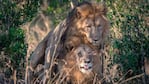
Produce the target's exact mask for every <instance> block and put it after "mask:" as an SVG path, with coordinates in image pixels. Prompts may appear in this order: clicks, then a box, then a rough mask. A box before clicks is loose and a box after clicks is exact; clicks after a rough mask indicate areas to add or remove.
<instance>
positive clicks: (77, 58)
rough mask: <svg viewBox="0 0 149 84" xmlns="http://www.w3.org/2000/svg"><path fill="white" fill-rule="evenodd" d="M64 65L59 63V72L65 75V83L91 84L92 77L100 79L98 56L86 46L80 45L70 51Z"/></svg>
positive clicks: (99, 60) (100, 67)
mask: <svg viewBox="0 0 149 84" xmlns="http://www.w3.org/2000/svg"><path fill="white" fill-rule="evenodd" d="M64 60H65V63H64V64H63V65H60V64H62V63H59V65H60V66H59V68H60V71H61V72H63V73H65V75H66V81H67V82H70V83H73V84H76V83H77V84H91V83H93V80H94V77H95V76H96V77H97V79H101V77H102V72H101V69H102V66H101V59H100V56H99V54H98V53H97V52H96V51H94V50H93V49H92V48H90V47H89V46H87V45H84V44H81V45H80V46H79V47H78V48H76V49H75V50H72V51H71V52H70V53H69V54H68V55H67V56H66V57H65V58H64Z"/></svg>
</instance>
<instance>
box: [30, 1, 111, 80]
mask: <svg viewBox="0 0 149 84" xmlns="http://www.w3.org/2000/svg"><path fill="white" fill-rule="evenodd" d="M106 13H107V8H106V6H105V5H104V4H103V3H99V4H98V3H91V2H82V3H80V4H78V5H77V6H76V7H74V9H73V10H72V11H70V13H69V14H68V16H67V18H66V20H64V21H63V22H62V23H60V24H59V26H58V27H57V28H56V29H54V30H52V31H51V32H50V34H49V36H48V38H47V37H46V38H45V39H44V40H43V41H42V42H41V43H40V44H39V45H38V46H37V48H36V49H35V51H34V52H33V54H32V56H31V60H30V67H32V70H33V69H35V67H36V66H37V65H38V64H39V63H40V60H41V57H42V58H44V61H42V63H44V66H45V72H47V71H48V70H49V67H50V66H52V65H50V64H52V63H51V62H52V58H53V57H56V58H57V59H61V58H64V57H65V56H66V55H67V53H69V52H70V51H71V50H72V49H74V48H77V47H78V46H79V45H80V44H86V45H88V46H90V47H92V48H95V49H97V50H99V49H100V48H101V46H102V45H103V44H104V43H105V39H106V37H107V35H108V31H109V21H108V19H107V18H106ZM41 48H42V49H41ZM43 51H44V52H43ZM55 52H56V53H55ZM34 59H35V60H34ZM46 78H47V77H46Z"/></svg>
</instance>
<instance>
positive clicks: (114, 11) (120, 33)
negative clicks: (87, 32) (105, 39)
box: [107, 0, 149, 74]
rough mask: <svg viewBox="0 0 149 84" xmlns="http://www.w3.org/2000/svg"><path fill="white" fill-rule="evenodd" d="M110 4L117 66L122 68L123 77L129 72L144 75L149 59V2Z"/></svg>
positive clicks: (114, 57) (117, 0)
mask: <svg viewBox="0 0 149 84" xmlns="http://www.w3.org/2000/svg"><path fill="white" fill-rule="evenodd" d="M107 4H108V7H109V13H108V17H109V18H110V21H111V32H110V33H111V45H112V48H111V49H112V51H111V52H110V55H111V56H113V63H115V64H116V63H118V64H122V66H123V69H124V72H123V73H126V72H127V71H128V70H133V74H139V73H142V71H141V67H142V59H143V57H144V56H146V57H149V55H148V51H149V45H148V42H149V34H148V31H149V27H148V26H147V24H146V22H145V18H147V16H149V11H148V9H149V2H148V1H147V0H142V1H136V0H131V1H129V0H123V1H122V0H112V1H107ZM115 50H117V52H115Z"/></svg>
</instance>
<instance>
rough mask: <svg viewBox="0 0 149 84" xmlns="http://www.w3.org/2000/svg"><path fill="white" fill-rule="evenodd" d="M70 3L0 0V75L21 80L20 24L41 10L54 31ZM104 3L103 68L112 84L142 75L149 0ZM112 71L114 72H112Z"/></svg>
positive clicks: (148, 48) (148, 40) (148, 46)
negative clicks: (106, 26)
mask: <svg viewBox="0 0 149 84" xmlns="http://www.w3.org/2000/svg"><path fill="white" fill-rule="evenodd" d="M71 1H75V0H0V76H1V74H4V76H5V77H6V78H8V79H9V78H10V79H11V78H12V77H14V76H15V77H16V78H17V79H18V80H20V81H23V80H24V75H25V68H26V67H25V66H26V60H25V58H26V55H27V48H28V44H27V43H26V41H25V31H24V30H23V29H22V28H21V27H22V25H23V24H25V23H27V22H30V21H32V19H33V18H34V17H36V16H37V14H38V13H39V11H42V12H43V13H44V14H46V15H48V16H49V17H50V19H51V22H52V23H53V28H54V27H55V26H56V25H57V24H58V23H59V22H60V21H62V20H63V19H64V18H66V16H67V14H68V12H69V11H70V9H71V4H70V3H71ZM76 1H77V2H82V1H83V0H76ZM92 1H97V2H100V0H92ZM45 2H47V3H45ZM105 3H106V5H107V7H108V14H107V16H108V19H109V20H110V23H111V27H110V35H109V39H110V41H109V46H108V57H106V64H107V68H106V69H107V73H109V74H110V75H109V76H110V77H111V78H112V82H113V83H114V82H117V81H121V80H125V79H127V78H129V77H132V76H136V75H139V74H142V73H144V68H142V67H143V65H144V57H146V58H149V1H148V0H106V1H105ZM115 68H116V71H118V72H112V70H114V71H115ZM114 73H115V74H114ZM145 78H146V76H141V77H138V78H136V79H133V80H129V81H128V82H127V83H130V84H132V83H134V84H139V83H140V81H141V82H143V83H145V82H146V81H145ZM0 80H1V77H0Z"/></svg>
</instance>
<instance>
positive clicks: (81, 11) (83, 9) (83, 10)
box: [76, 5, 91, 18]
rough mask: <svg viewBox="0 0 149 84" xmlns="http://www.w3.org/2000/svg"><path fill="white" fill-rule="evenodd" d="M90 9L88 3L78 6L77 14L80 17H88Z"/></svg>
mask: <svg viewBox="0 0 149 84" xmlns="http://www.w3.org/2000/svg"><path fill="white" fill-rule="evenodd" d="M90 10H91V9H90V7H88V6H87V5H83V6H80V7H76V16H77V17H78V18H82V17H86V16H87V15H89V13H90Z"/></svg>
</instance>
